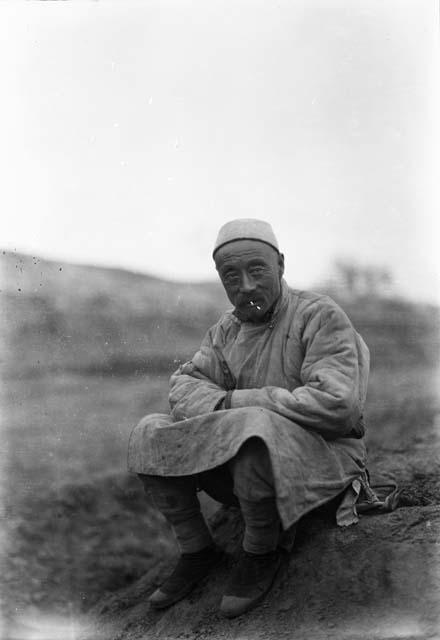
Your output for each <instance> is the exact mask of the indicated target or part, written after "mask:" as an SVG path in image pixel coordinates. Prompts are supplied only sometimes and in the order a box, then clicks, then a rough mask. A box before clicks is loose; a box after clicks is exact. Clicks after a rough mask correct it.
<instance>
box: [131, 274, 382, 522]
mask: <svg viewBox="0 0 440 640" xmlns="http://www.w3.org/2000/svg"><path fill="white" fill-rule="evenodd" d="M368 371H369V352H368V348H367V347H366V345H365V343H364V341H363V340H362V338H361V337H360V335H359V334H358V333H357V332H356V331H355V329H354V328H353V326H352V324H351V323H350V321H349V319H348V318H347V316H346V314H345V313H344V312H343V311H342V309H341V308H340V307H339V306H338V305H337V304H336V303H335V302H334V301H333V300H331V299H330V298H329V297H327V296H322V295H318V294H315V293H309V292H303V291H297V290H291V289H289V288H288V287H287V285H286V283H285V282H284V281H283V282H282V291H281V296H280V299H279V301H278V303H277V305H276V307H275V310H274V313H273V315H272V317H271V319H270V321H269V322H267V323H264V324H251V323H246V322H240V320H239V319H238V318H237V317H236V316H235V315H234V313H233V312H232V311H228V312H226V313H225V314H224V315H223V316H222V317H221V318H220V320H219V321H218V322H217V324H216V325H214V326H213V327H212V328H211V329H210V330H209V331H208V333H207V335H206V336H205V339H204V340H203V343H202V345H201V347H200V349H199V351H197V353H196V354H195V356H194V357H193V359H192V360H191V361H190V362H187V363H185V364H183V365H182V366H181V367H180V368H179V369H178V370H177V371H176V372H175V373H174V374H173V375H172V376H171V380H170V394H169V402H170V407H171V413H170V414H169V415H168V414H152V415H149V416H146V417H145V418H144V419H143V420H141V422H140V423H139V424H138V425H137V426H136V427H135V428H134V430H133V432H132V434H131V437H130V442H129V451H128V466H129V469H130V470H131V471H133V472H136V473H143V474H152V475H163V476H178V475H189V474H197V473H200V472H202V471H206V470H208V469H212V468H214V467H216V466H219V465H221V464H223V463H225V462H226V461H227V460H229V459H230V458H232V457H233V456H234V455H236V453H237V452H238V449H239V448H240V446H241V445H242V444H243V442H245V441H246V440H247V439H248V438H250V437H253V436H257V437H260V438H261V439H262V440H263V441H264V442H265V443H266V445H267V448H268V451H269V455H270V459H271V463H272V470H273V475H274V481H275V488H276V496H277V505H278V510H279V513H280V517H281V520H282V523H283V525H284V527H285V528H287V527H289V526H290V525H291V524H293V523H294V522H296V521H297V520H298V519H299V518H300V517H301V516H302V515H304V514H305V513H306V512H308V511H310V510H312V509H314V508H315V507H317V506H319V505H321V504H323V503H324V502H327V501H328V500H331V499H332V498H334V497H335V496H337V495H339V494H341V493H342V492H344V490H346V489H350V488H351V485H352V483H353V481H355V480H356V479H357V478H359V477H360V475H361V474H362V473H363V472H364V470H365V464H366V449H365V443H364V438H363V436H364V423H363V416H362V413H363V408H364V403H365V398H366V392H367V382H368ZM228 391H229V394H228V397H229V400H230V408H228V409H226V410H223V409H220V410H218V407H219V405H220V404H221V401H222V400H223V399H224V398H225V397H226V394H227V392H228ZM231 391H232V393H231ZM354 500H355V495H354V494H353V502H354Z"/></svg>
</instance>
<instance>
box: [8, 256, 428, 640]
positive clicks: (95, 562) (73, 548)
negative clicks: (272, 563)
mask: <svg viewBox="0 0 440 640" xmlns="http://www.w3.org/2000/svg"><path fill="white" fill-rule="evenodd" d="M0 269H1V285H0V289H1V292H0V302H1V324H2V327H1V333H2V336H1V340H0V348H1V354H0V355H1V367H2V370H1V373H2V387H1V389H0V393H1V408H2V418H3V425H2V441H3V447H2V449H1V453H0V456H1V468H2V471H3V474H4V475H3V478H2V486H1V489H2V494H3V495H2V503H3V504H2V506H3V510H2V526H3V527H4V531H3V532H2V535H3V538H2V539H3V540H4V542H5V545H4V550H5V551H7V554H5V557H4V558H3V559H2V562H1V573H2V582H3V585H2V586H3V593H2V609H3V616H4V621H5V622H4V630H3V636H2V637H3V638H4V639H5V640H8V639H10V640H30V639H31V638H32V639H35V638H45V640H49V638H50V639H53V640H55V639H56V640H58V639H61V638H65V637H69V638H72V639H75V640H79V639H80V638H87V639H88V640H89V639H90V640H92V638H93V639H95V638H101V640H118V639H120V638H121V639H122V638H123V639H124V640H138V639H139V640H141V639H146V638H148V639H149V640H150V639H153V638H163V639H168V640H177V638H187V640H208V639H209V638H213V639H214V640H217V638H223V639H224V640H232V639H233V638H234V639H237V640H238V639H239V640H253V639H254V638H261V639H262V640H263V639H266V638H267V639H269V640H277V639H278V638H282V637H285V638H298V640H306V639H307V640H309V638H311V640H324V639H325V640H330V639H332V640H339V639H340V638H345V639H346V640H352V639H353V640H368V639H371V640H373V639H374V640H376V639H377V640H379V639H388V640H390V639H391V638H405V639H407V640H409V639H412V638H414V639H416V638H417V639H418V640H420V639H424V638H426V639H428V638H437V637H439V634H440V631H439V632H437V629H438V618H437V610H438V609H439V607H438V604H439V603H440V585H439V581H438V573H436V557H437V556H436V551H437V548H438V545H437V543H438V539H439V535H438V534H439V529H438V525H439V505H440V493H439V474H438V469H439V468H440V451H439V440H438V428H439V427H438V425H439V413H440V410H439V397H438V382H439V370H438V349H439V311H438V309H436V308H434V307H432V306H428V305H425V306H423V305H417V306H416V305H414V304H411V303H409V302H407V301H405V300H395V299H384V298H379V297H377V296H372V297H362V298H357V299H350V298H345V299H343V300H341V303H342V305H343V307H344V309H345V310H346V311H347V313H348V315H349V316H350V317H351V319H352V321H353V323H354V324H355V326H356V328H357V329H358V330H359V331H360V332H361V333H362V335H363V336H364V337H365V339H366V341H367V343H368V345H369V347H370V351H371V356H372V373H371V378H370V384H369V394H368V401H367V407H366V416H367V429H368V432H367V444H368V447H369V468H370V472H371V474H372V478H373V481H375V482H381V481H389V480H390V479H392V480H395V481H396V482H397V483H398V484H399V487H400V488H401V489H402V494H401V502H400V507H399V509H398V510H397V511H395V512H393V513H390V514H384V515H372V516H365V517H363V518H362V519H361V521H360V523H359V524H358V525H356V526H354V527H352V528H350V529H346V530H341V529H337V528H336V527H335V524H334V520H332V518H331V517H329V514H328V513H325V512H324V513H317V514H314V515H313V516H311V517H310V518H306V519H305V520H304V521H303V522H302V523H301V526H300V530H299V533H298V538H297V543H296V545H295V547H294V549H293V552H292V554H291V555H290V556H289V558H287V559H286V566H285V571H284V572H283V573H282V574H281V575H280V577H279V579H278V580H277V583H276V585H275V587H274V589H273V591H272V593H271V595H270V597H269V598H268V600H267V602H266V603H265V604H264V606H263V607H261V608H260V609H257V610H256V611H255V612H252V613H251V614H249V615H248V616H245V617H243V618H240V619H238V620H237V621H225V620H222V619H221V618H220V617H219V616H218V614H217V613H216V608H217V604H218V600H219V598H220V595H221V591H222V588H223V585H224V583H225V580H226V577H227V574H228V572H229V570H230V567H231V564H232V563H233V562H234V553H235V549H236V546H237V544H238V543H239V539H240V521H239V519H238V518H237V514H234V513H226V514H225V513H221V514H220V515H219V514H217V515H216V516H214V520H213V528H214V531H215V535H216V536H217V539H218V541H219V543H220V544H221V545H222V546H224V547H225V549H226V550H227V551H228V552H229V555H228V556H227V557H226V559H225V561H224V563H223V565H222V566H221V567H220V569H219V571H218V573H216V574H215V575H213V576H212V577H211V579H210V580H209V581H207V582H206V583H204V584H203V585H202V586H201V587H200V588H199V589H197V590H196V591H195V592H194V594H192V595H191V596H190V597H189V598H187V599H185V600H184V601H183V602H182V603H180V604H179V605H177V606H176V607H174V608H172V609H171V610H169V611H167V612H164V613H161V614H153V613H152V612H151V611H150V610H149V608H148V605H147V602H146V598H147V596H148V594H149V593H150V592H151V590H152V589H153V588H154V585H155V584H156V583H157V582H158V580H160V576H161V575H163V573H164V572H165V571H167V568H169V566H170V563H172V562H173V558H175V556H176V548H175V544H174V542H173V539H172V536H171V533H170V531H169V529H168V528H167V526H166V525H165V524H164V522H163V520H162V519H161V517H159V516H158V515H157V513H156V512H155V511H154V510H153V509H152V508H151V506H150V505H149V504H148V502H147V501H146V499H145V497H144V495H143V492H142V490H141V487H140V484H139V482H138V481H137V479H136V478H135V477H132V476H129V475H128V474H127V473H126V472H125V469H126V448H127V439H128V436H129V433H130V430H131V428H132V426H133V425H134V424H135V423H136V422H137V421H138V420H139V419H140V417H141V416H142V415H145V414H146V413H152V412H155V411H166V410H167V379H168V376H169V374H170V373H171V371H172V370H173V369H174V368H175V367H176V365H177V362H178V361H179V360H181V359H186V358H188V357H189V356H190V355H191V354H192V352H193V351H194V350H195V349H196V348H197V347H198V345H199V343H200V340H201V338H202V336H203V334H204V333H205V331H206V329H207V327H208V326H210V325H211V324H212V323H213V322H215V321H216V319H217V317H218V315H219V314H220V313H221V311H222V310H223V309H225V308H227V307H228V306H229V303H228V301H227V300H226V299H225V296H224V294H223V291H222V289H221V287H220V285H219V284H218V283H215V282H212V283H202V284H182V283H173V282H167V281H164V280H160V279H157V278H152V277H149V276H147V275H143V274H135V273H130V272H127V271H123V270H118V269H105V268H97V267H88V266H77V265H69V264H58V263H56V262H51V261H44V260H41V259H39V258H37V257H34V258H33V257H32V256H24V255H17V254H13V253H7V252H4V253H3V254H0ZM204 508H205V510H206V512H207V513H210V514H212V512H213V510H215V509H217V508H218V505H216V504H215V503H213V501H209V500H206V499H205V500H204ZM90 625H91V626H90ZM89 626H90V628H89ZM1 635H2V632H1V631H0V636H1Z"/></svg>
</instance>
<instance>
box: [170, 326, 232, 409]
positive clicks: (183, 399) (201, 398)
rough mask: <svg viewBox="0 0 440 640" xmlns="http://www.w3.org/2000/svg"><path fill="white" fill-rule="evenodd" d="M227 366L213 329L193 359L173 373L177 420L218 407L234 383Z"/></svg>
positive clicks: (172, 396)
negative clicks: (223, 360) (214, 340)
mask: <svg viewBox="0 0 440 640" xmlns="http://www.w3.org/2000/svg"><path fill="white" fill-rule="evenodd" d="M224 367H225V363H224V362H222V359H221V356H220V354H219V353H218V352H217V351H216V349H215V347H214V346H213V337H212V329H211V330H210V331H208V333H207V334H206V336H205V339H204V340H203V342H202V345H201V347H200V349H199V351H197V353H196V354H195V356H194V357H193V359H192V360H191V361H190V362H186V363H185V364H183V365H182V366H181V367H179V369H178V370H177V371H176V372H175V373H173V375H172V376H171V379H170V394H169V398H168V399H169V403H170V407H171V415H172V416H173V418H174V420H184V419H185V418H193V417H195V416H199V415H201V414H203V413H210V412H211V411H215V410H216V409H217V408H218V406H219V405H220V404H221V403H222V401H223V399H224V398H225V396H226V392H227V389H228V388H230V386H231V384H232V382H231V381H229V380H228V379H227V378H228V376H227V372H226V371H225V368H224Z"/></svg>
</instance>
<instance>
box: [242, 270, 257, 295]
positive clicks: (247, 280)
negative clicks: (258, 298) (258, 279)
mask: <svg viewBox="0 0 440 640" xmlns="http://www.w3.org/2000/svg"><path fill="white" fill-rule="evenodd" d="M254 290H255V282H254V280H253V279H252V278H251V277H250V276H249V274H247V273H243V274H242V276H241V284H240V291H241V293H250V292H251V291H254Z"/></svg>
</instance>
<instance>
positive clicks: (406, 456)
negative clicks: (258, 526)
mask: <svg viewBox="0 0 440 640" xmlns="http://www.w3.org/2000/svg"><path fill="white" fill-rule="evenodd" d="M428 440H429V441H428ZM434 444H435V443H433V442H432V440H431V438H429V439H428V438H425V439H424V442H423V441H422V440H421V439H419V441H418V442H413V443H412V446H411V449H407V450H406V451H403V450H400V451H398V452H390V451H388V452H387V453H384V454H382V456H377V457H376V460H375V461H374V462H373V468H372V473H373V479H379V480H380V479H382V478H389V477H390V475H394V477H396V475H397V476H398V480H399V485H400V487H401V488H402V494H401V501H400V507H399V508H398V509H397V510H396V511H394V512H391V513H386V514H376V515H365V516H363V517H361V520H360V522H359V524H357V525H355V526H352V527H349V528H344V529H343V528H339V527H337V526H336V525H335V523H334V518H333V517H332V514H331V512H330V511H329V510H326V509H323V510H320V511H318V512H315V513H314V514H312V515H311V516H309V517H307V518H304V519H303V520H302V521H301V523H300V526H299V529H298V533H297V538H296V542H295V545H294V548H293V551H292V552H291V553H290V554H289V555H286V557H285V560H284V566H283V568H282V570H281V572H280V575H279V576H278V578H277V580H276V583H275V585H274V587H273V589H272V591H271V592H270V594H269V595H268V597H267V598H266V600H265V601H264V603H263V604H262V605H261V606H260V607H259V608H257V609H255V610H254V611H252V612H250V613H248V614H246V615H244V616H242V617H240V618H238V619H236V620H226V619H224V618H222V617H221V616H220V614H219V613H218V612H217V608H218V604H219V602H220V599H221V596H222V592H223V589H224V586H225V583H226V580H227V578H228V574H229V572H230V569H231V566H232V565H233V563H234V556H235V552H236V550H237V548H238V546H239V543H240V538H241V532H242V528H241V521H240V518H239V515H238V513H237V512H236V511H235V510H233V509H232V510H229V511H226V510H222V511H220V512H218V513H217V514H216V515H214V517H212V518H211V524H212V528H213V531H214V535H215V537H216V540H217V542H218V543H219V544H220V546H222V547H223V548H224V549H225V551H226V552H227V553H226V556H225V560H224V562H223V564H222V565H221V567H220V568H219V569H218V570H216V571H215V572H214V574H213V575H211V576H210V577H209V578H208V579H207V580H206V581H205V582H204V584H202V585H200V587H198V588H197V589H196V590H195V591H194V592H193V593H192V594H191V595H190V596H189V597H188V598H186V599H185V600H183V601H182V602H180V603H178V604H177V605H175V606H174V607H172V608H171V609H169V610H167V611H165V612H155V611H153V610H151V609H150V608H149V606H148V603H147V597H148V595H149V594H150V593H151V592H152V590H153V589H154V588H155V586H157V585H158V584H159V583H160V581H161V580H162V579H163V577H164V576H165V575H166V574H167V572H168V571H169V570H170V568H171V566H172V564H173V562H174V561H175V553H173V554H172V555H171V557H164V558H162V559H161V560H160V561H158V563H157V565H156V566H154V567H153V568H152V569H151V570H150V571H148V572H147V573H146V574H145V575H144V576H142V577H141V578H140V579H139V580H137V581H136V582H134V583H133V584H131V585H129V586H127V587H126V588H125V589H122V590H120V591H118V592H116V593H114V594H113V595H111V596H107V597H105V598H104V599H102V600H101V601H100V602H98V603H97V605H96V606H95V607H94V608H93V609H92V611H91V612H90V614H91V616H92V619H93V623H92V630H91V631H89V632H87V633H85V635H84V636H83V637H97V636H99V637H101V638H106V639H108V640H119V639H121V640H122V639H124V640H138V639H141V638H142V639H147V638H148V640H153V639H156V638H157V639H159V638H160V639H161V640H164V639H168V640H177V639H180V638H185V639H186V640H205V639H208V638H213V639H216V640H217V639H219V640H220V639H222V640H232V639H241V640H245V639H257V638H261V639H265V640H275V639H278V638H297V639H298V640H303V639H306V638H307V639H310V638H313V639H314V640H324V639H325V640H330V639H342V638H346V639H347V640H348V639H350V640H355V639H357V638H359V639H362V640H369V639H371V640H373V639H374V640H376V639H379V638H380V639H383V640H385V639H391V638H406V639H409V638H418V639H419V638H439V637H440V624H439V622H440V621H439V610H440V607H439V605H440V572H439V566H438V560H439V556H438V549H439V541H440V535H439V534H440V486H439V483H438V474H437V470H438V468H439V466H438V465H439V453H438V448H436V446H433V445H434Z"/></svg>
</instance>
